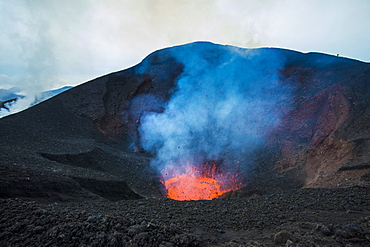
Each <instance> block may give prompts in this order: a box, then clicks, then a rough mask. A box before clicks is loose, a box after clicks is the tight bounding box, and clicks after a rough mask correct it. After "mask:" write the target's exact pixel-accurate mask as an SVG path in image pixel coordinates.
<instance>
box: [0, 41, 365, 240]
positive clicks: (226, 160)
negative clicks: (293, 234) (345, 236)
mask: <svg viewBox="0 0 370 247" xmlns="http://www.w3.org/2000/svg"><path fill="white" fill-rule="evenodd" d="M369 80H370V66H369V64H368V63H364V62H361V61H356V60H352V59H348V58H343V57H338V56H331V55H327V54H321V53H300V52H296V51H291V50H285V49H277V48H259V49H243V48H237V47H232V46H223V45H218V44H213V43H208V42H196V43H191V44H186V45H182V46H176V47H171V48H166V49H162V50H159V51H156V52H154V53H152V54H150V55H149V56H147V57H146V58H145V59H144V60H143V61H142V62H141V63H139V64H138V65H136V66H134V67H132V68H129V69H126V70H122V71H119V72H115V73H111V74H108V75H105V76H102V77H100V78H97V79H94V80H91V81H88V82H86V83H83V84H81V85H79V86H77V87H74V88H72V89H70V90H68V91H65V92H63V93H61V94H59V95H57V96H55V97H53V98H51V99H48V100H46V101H44V102H42V103H40V104H37V105H35V106H33V107H31V108H29V109H27V110H25V111H23V112H20V113H17V114H14V115H10V116H7V117H4V118H2V119H0V145H1V149H0V157H1V166H0V169H1V178H0V197H1V198H22V199H26V200H30V199H31V200H37V201H39V202H86V201H94V202H102V203H103V202H107V201H113V202H117V201H122V200H128V199H138V200H139V201H141V200H143V198H146V199H152V198H156V199H165V198H172V199H175V200H206V199H214V198H220V200H212V201H211V202H212V203H221V202H220V201H222V198H234V199H235V200H236V199H242V198H250V197H251V196H255V195H259V196H260V195H267V194H271V193H283V192H284V191H288V190H292V189H297V190H303V191H307V190H312V189H316V190H315V191H321V190H322V189H328V190H330V189H342V190H346V189H348V188H365V189H364V190H365V192H364V193H365V194H366V195H367V196H369V194H368V188H369V184H370V115H369V112H370V109H369V107H370V81H369ZM185 178H187V180H186V181H185ZM189 178H191V179H190V181H189ZM197 186H198V187H199V186H200V187H201V190H202V193H205V195H204V196H196V197H191V196H190V197H189V195H193V194H195V193H198V192H194V191H195V190H194V188H195V187H197ZM176 193H182V194H185V196H172V195H173V194H176ZM186 193H187V194H186ZM212 193H213V194H214V195H212ZM284 193H285V192H284ZM320 193H321V192H320ZM165 200H168V199H165ZM364 201H366V200H364ZM166 202H167V201H166ZM17 203H18V202H17ZM202 203H204V202H202ZM359 210H360V209H359ZM143 224H144V223H143ZM144 225H145V224H144ZM145 226H148V227H149V226H150V224H147V225H145ZM137 227H139V226H137ZM320 229H321V228H320ZM338 229H339V228H338ZM340 229H342V228H340ZM318 231H319V230H318ZM330 231H334V230H330ZM333 234H334V233H333ZM364 234H365V233H364ZM283 235H284V234H283ZM132 236H134V235H132ZM181 241H183V240H181ZM189 241H190V240H189ZM194 241H195V240H194ZM207 241H208V240H207ZM364 241H365V240H364ZM190 242H191V241H190ZM194 243H195V242H194ZM284 243H285V242H284ZM189 246H191V245H189Z"/></svg>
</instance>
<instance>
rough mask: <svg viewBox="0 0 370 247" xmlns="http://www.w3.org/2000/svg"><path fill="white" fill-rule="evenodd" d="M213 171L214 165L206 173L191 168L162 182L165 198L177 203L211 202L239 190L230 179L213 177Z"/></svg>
mask: <svg viewBox="0 0 370 247" xmlns="http://www.w3.org/2000/svg"><path fill="white" fill-rule="evenodd" d="M215 169H216V165H215V164H213V165H212V167H211V168H210V169H209V170H208V172H204V171H199V169H198V168H197V167H195V166H191V167H189V168H188V169H187V170H186V172H185V173H182V174H179V175H175V176H173V177H171V178H169V179H167V180H164V181H162V183H163V184H164V186H165V187H166V190H167V197H168V198H171V199H174V200H178V201H189V200H212V199H214V198H218V197H219V196H220V195H222V194H223V193H225V192H228V191H230V190H235V189H239V188H240V186H237V185H235V183H233V181H234V180H232V179H225V178H224V177H223V176H220V175H218V176H215ZM229 184H232V185H231V186H230V185H229Z"/></svg>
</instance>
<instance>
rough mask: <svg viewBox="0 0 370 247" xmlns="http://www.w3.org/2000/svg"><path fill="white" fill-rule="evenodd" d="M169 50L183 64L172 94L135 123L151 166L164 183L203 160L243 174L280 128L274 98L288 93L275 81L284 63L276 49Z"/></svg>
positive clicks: (199, 45) (189, 47)
mask: <svg viewBox="0 0 370 247" xmlns="http://www.w3.org/2000/svg"><path fill="white" fill-rule="evenodd" d="M171 51H172V55H173V56H174V57H175V58H176V59H177V60H178V62H181V63H183V64H184V66H185V67H184V70H183V72H182V74H181V76H180V77H179V79H178V81H177V83H176V90H175V92H174V94H173V95H172V98H171V99H170V100H169V102H167V104H166V105H164V110H163V111H162V112H161V113H157V112H146V113H144V114H143V115H142V117H141V120H140V123H141V125H140V126H139V132H140V142H141V145H142V148H143V149H145V150H147V151H150V152H152V153H153V154H154V155H155V158H154V159H153V160H152V162H151V165H152V166H153V167H155V168H157V169H158V171H159V172H160V173H161V175H162V176H163V177H165V178H166V177H168V178H169V177H172V176H173V175H178V174H181V173H183V172H185V171H186V170H187V168H188V167H189V166H190V165H199V164H202V163H204V162H207V161H212V162H213V161H217V162H218V163H222V166H223V172H224V173H230V174H232V173H235V172H236V171H237V170H238V169H243V170H248V169H249V168H251V167H252V166H253V161H252V160H251V158H250V154H251V153H252V152H253V151H254V150H256V148H258V147H259V145H261V144H263V143H264V140H265V139H264V138H265V137H266V135H267V134H268V133H269V132H270V130H271V129H272V128H274V127H275V126H277V125H278V124H279V119H280V118H281V115H282V112H281V110H279V106H278V103H279V99H281V98H282V97H283V96H285V95H288V94H289V90H288V88H287V87H286V86H282V85H281V84H280V81H279V69H281V68H282V67H283V66H284V59H283V58H282V57H281V56H280V55H279V54H278V52H277V50H275V49H242V48H236V47H231V46H221V45H215V44H211V43H205V42H198V43H192V44H188V45H184V46H179V47H175V48H172V50H171ZM224 175H225V174H224Z"/></svg>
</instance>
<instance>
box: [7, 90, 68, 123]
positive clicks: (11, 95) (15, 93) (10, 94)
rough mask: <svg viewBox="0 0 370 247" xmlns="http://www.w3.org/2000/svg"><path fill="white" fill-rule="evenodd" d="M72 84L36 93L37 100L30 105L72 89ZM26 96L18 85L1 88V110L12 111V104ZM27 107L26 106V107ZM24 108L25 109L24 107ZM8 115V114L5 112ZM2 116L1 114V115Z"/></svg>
mask: <svg viewBox="0 0 370 247" xmlns="http://www.w3.org/2000/svg"><path fill="white" fill-rule="evenodd" d="M71 88H72V87H71V86H65V87H62V88H58V89H54V90H48V91H44V92H41V93H38V94H36V95H35V100H34V101H33V103H31V104H30V105H29V106H28V107H31V106H34V105H36V104H38V103H40V102H42V101H44V100H47V99H49V98H51V97H54V96H55V95H58V94H60V93H62V92H64V91H66V90H68V89H71ZM25 97H26V96H25V95H23V94H22V90H21V89H20V88H17V87H12V88H9V89H0V111H4V110H6V111H7V113H11V108H12V106H13V105H14V104H15V103H16V102H17V101H18V100H19V99H23V98H25ZM25 109H26V108H25ZM22 110H23V109H22ZM5 115H7V114H5ZM0 117H1V115H0Z"/></svg>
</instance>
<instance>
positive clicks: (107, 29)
mask: <svg viewBox="0 0 370 247" xmlns="http://www.w3.org/2000/svg"><path fill="white" fill-rule="evenodd" d="M0 34H1V36H0V53H1V60H0V88H5V89H6V88H10V87H12V86H17V87H20V88H22V89H23V90H26V91H28V92H29V93H33V92H40V91H43V90H48V89H54V88H57V87H61V86H64V85H77V84H80V83H82V82H85V81H87V80H90V79H93V78H95V77H98V76H101V75H104V74H107V73H110V72H113V71H117V70H121V69H125V68H128V67H131V66H133V65H135V64H137V63H139V62H140V61H141V60H142V59H143V58H144V57H145V56H147V55H148V54H149V53H151V52H153V51H155V50H158V49H160V48H164V47H169V46H174V45H178V44H183V43H189V42H193V41H198V40H207V41H212V42H214V43H221V44H230V45H235V46H241V47H248V48H253V47H282V48H288V49H293V50H298V51H303V52H310V51H319V52H324V53H329V54H340V55H341V56H345V57H350V58H354V59H358V60H362V61H367V62H368V61H370V1H369V0H275V1H274V0H193V1H192V0H187V1H183V0H116V1H114V0H104V1H103V0H70V1H68V0H29V1H26V0H24V1H22V0H0Z"/></svg>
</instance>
